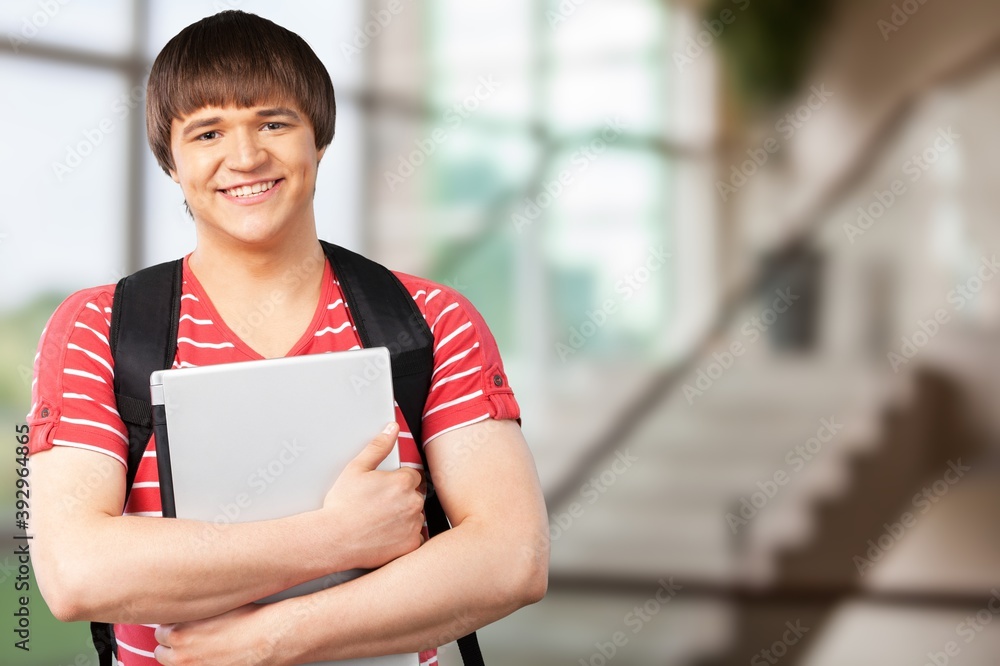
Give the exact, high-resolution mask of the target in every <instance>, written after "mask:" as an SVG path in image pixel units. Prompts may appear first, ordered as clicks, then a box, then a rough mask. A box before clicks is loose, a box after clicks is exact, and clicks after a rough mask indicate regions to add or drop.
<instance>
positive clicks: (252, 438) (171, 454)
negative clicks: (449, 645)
mask: <svg viewBox="0 0 1000 666" xmlns="http://www.w3.org/2000/svg"><path fill="white" fill-rule="evenodd" d="M150 393H151V396H152V405H153V423H154V429H155V433H156V448H157V467H158V469H159V474H160V497H161V500H162V504H163V515H164V516H165V517H178V518H187V519H191V520H201V521H205V523H206V525H205V532H204V539H205V540H206V542H208V541H210V540H211V539H212V537H213V531H214V530H215V529H216V528H215V525H218V524H225V523H233V522H247V521H256V520H270V519H273V518H281V517H284V516H289V515H293V514H296V513H302V512H304V511H312V510H315V509H319V508H320V507H321V506H322V505H323V499H324V497H325V496H326V493H327V491H329V489H330V487H331V486H332V485H333V483H334V481H335V480H336V479H337V476H338V475H339V474H340V472H341V470H343V469H344V467H345V466H346V465H347V463H348V462H350V461H351V460H352V459H353V458H354V457H355V456H356V455H357V454H358V453H359V452H360V451H361V449H362V448H364V446H365V445H366V444H367V443H368V442H369V441H371V439H372V438H373V437H374V436H375V435H376V434H378V433H379V432H380V431H381V430H382V428H384V427H385V424H386V423H388V422H389V421H392V420H394V419H395V410H394V408H393V396H392V372H391V369H390V364H389V352H388V350H387V349H386V348H384V347H375V348H371V349H360V350H353V351H346V352H331V353H327V354H311V355H306V356H293V357H287V358H276V359H265V360H259V361H246V362H242V363H227V364H222V365H211V366H205V367H197V368H177V369H172V370H159V371H156V372H154V373H153V374H152V375H151V376H150ZM398 467H399V452H398V449H395V448H394V449H393V451H392V453H390V455H389V456H388V457H387V458H386V460H385V461H384V462H383V463H382V464H381V465H379V469H397V468H398ZM364 573H366V572H365V570H362V569H355V570H351V571H344V572H340V573H336V574H331V575H329V576H325V577H323V578H320V579H317V580H314V581H309V582H307V583H303V584H302V585H298V586H296V587H294V588H291V589H289V590H285V591H283V592H280V593H278V594H275V595H272V596H270V597H267V598H265V599H261V600H260V601H259V602H258V603H269V602H273V601H280V600H282V599H286V598H288V597H291V596H298V595H302V594H309V593H312V592H316V591H318V590H321V589H324V588H327V587H330V586H332V585H337V584H339V583H342V582H344V581H347V580H351V579H353V578H356V577H358V576H360V575H362V574H364ZM329 663H336V664H349V665H350V664H357V665H358V666H360V665H362V664H364V665H366V666H417V665H418V664H419V658H418V656H417V655H416V654H407V655H392V656H388V657H376V658H370V659H357V660H348V661H338V662H329Z"/></svg>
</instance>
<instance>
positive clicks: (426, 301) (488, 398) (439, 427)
mask: <svg viewBox="0 0 1000 666" xmlns="http://www.w3.org/2000/svg"><path fill="white" fill-rule="evenodd" d="M397 275H398V277H399V278H400V280H401V281H402V282H403V284H404V286H406V287H407V289H408V290H410V293H411V295H412V296H413V299H414V302H415V303H416V305H417V308H418V309H419V310H420V311H421V312H422V313H423V315H424V318H425V319H426V320H427V324H428V326H429V327H430V329H431V332H432V333H433V334H434V372H433V375H432V376H431V387H430V391H429V393H428V395H427V403H426V405H425V407H424V420H423V433H424V443H425V444H426V443H428V442H430V441H431V440H433V439H434V438H435V437H438V436H440V435H443V434H444V433H446V432H449V431H451V430H455V429H457V428H461V427H463V426H466V425H470V424H472V423H476V422H478V421H484V420H486V419H490V418H492V419H516V420H518V422H520V417H521V410H520V407H519V406H518V404H517V400H516V399H515V398H514V391H513V390H512V389H511V387H510V383H509V381H508V380H507V373H506V372H505V371H504V367H503V361H502V360H501V358H500V351H499V349H498V348H497V343H496V340H495V339H494V338H493V334H492V333H491V332H490V330H489V327H488V326H487V325H486V322H485V321H484V320H483V318H482V316H481V315H480V314H479V312H478V311H477V310H476V308H475V307H474V306H473V305H472V303H470V302H469V300H468V299H467V298H465V297H464V296H462V295H461V294H460V293H458V292H457V291H455V290H454V289H451V288H449V287H446V286H444V285H440V284H436V283H434V282H430V281H428V280H422V279H420V278H415V277H413V276H409V275H406V274H397Z"/></svg>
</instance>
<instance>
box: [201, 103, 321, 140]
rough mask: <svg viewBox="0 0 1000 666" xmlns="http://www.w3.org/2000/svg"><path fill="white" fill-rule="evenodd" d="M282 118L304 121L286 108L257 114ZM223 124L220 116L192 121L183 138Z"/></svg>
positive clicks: (275, 108)
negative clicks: (211, 126)
mask: <svg viewBox="0 0 1000 666" xmlns="http://www.w3.org/2000/svg"><path fill="white" fill-rule="evenodd" d="M281 116H284V117H287V118H291V119H292V120H296V121H301V120H302V118H301V117H299V114H298V113H296V112H295V111H293V110H292V109H289V108H287V107H284V106H278V107H274V108H271V109H261V110H260V111H258V112H257V117H258V118H276V117H281ZM221 122H222V118H221V117H220V116H213V117H211V118H201V119H199V120H192V121H191V122H189V123H188V124H187V125H185V126H184V131H183V132H182V136H184V137H187V136H188V135H190V134H191V133H192V132H195V131H197V130H200V129H202V128H203V127H208V126H210V125H217V124H219V123H221Z"/></svg>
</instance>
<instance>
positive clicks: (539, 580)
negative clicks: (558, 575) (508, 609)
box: [520, 566, 549, 606]
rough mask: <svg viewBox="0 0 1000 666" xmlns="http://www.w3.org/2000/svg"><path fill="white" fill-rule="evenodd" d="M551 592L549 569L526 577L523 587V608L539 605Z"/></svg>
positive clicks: (540, 570) (537, 571)
mask: <svg viewBox="0 0 1000 666" xmlns="http://www.w3.org/2000/svg"><path fill="white" fill-rule="evenodd" d="M548 590H549V568H548V566H545V567H544V568H541V569H538V570H536V571H533V572H532V573H531V575H529V576H528V577H526V579H525V581H524V583H523V584H522V585H521V603H520V605H521V606H529V605H531V604H535V603H538V602H539V601H541V600H542V599H544V598H545V593H546V592H548Z"/></svg>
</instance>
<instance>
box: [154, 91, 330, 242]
mask: <svg viewBox="0 0 1000 666" xmlns="http://www.w3.org/2000/svg"><path fill="white" fill-rule="evenodd" d="M170 147H171V151H172V152H173V158H174V169H173V170H171V172H170V175H171V177H172V178H173V179H174V180H175V181H176V182H177V183H179V184H180V186H181V189H182V190H183V191H184V197H185V199H186V200H187V204H188V206H189V207H190V208H191V213H192V214H193V215H194V219H195V223H196V225H197V227H198V239H199V244H201V243H202V242H209V243H214V244H221V245H227V244H230V243H233V242H237V243H254V244H265V245H267V244H272V243H276V242H280V241H281V240H282V239H283V238H287V237H289V235H294V234H296V233H315V231H314V229H315V222H314V218H313V208H312V200H313V192H314V191H315V186H316V169H317V166H318V165H319V160H320V158H321V157H322V156H323V152H324V151H323V150H319V151H317V150H316V143H315V135H314V133H313V128H312V125H311V123H310V122H309V120H308V118H307V117H306V116H305V115H304V114H302V112H301V111H299V110H298V108H297V107H296V106H295V105H294V104H282V103H279V104H265V105H261V106H252V107H249V108H237V107H232V106H227V107H214V106H207V107H203V108H201V109H198V110H197V111H195V112H193V113H191V114H189V115H186V116H184V117H183V118H179V119H178V118H175V119H174V120H173V123H172V125H171V130H170ZM324 150H325V149H324Z"/></svg>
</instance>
